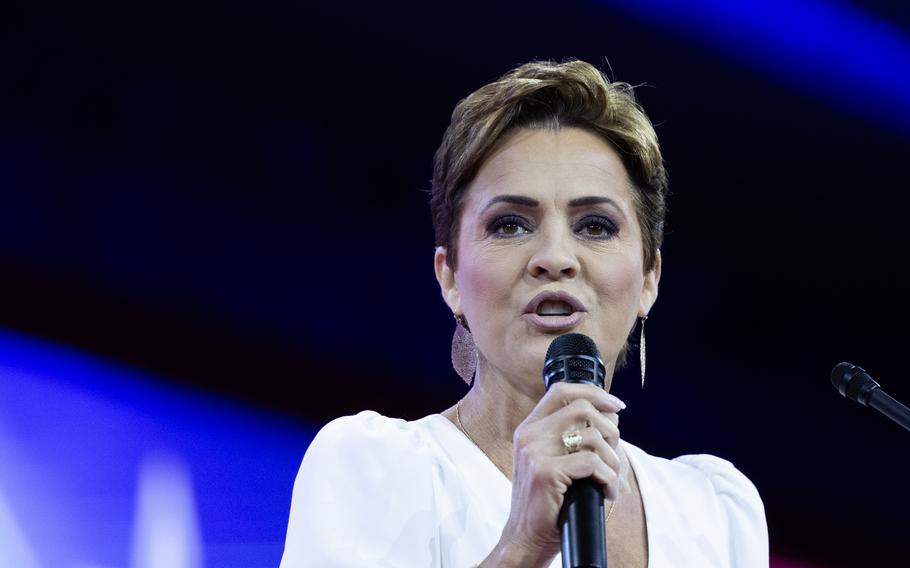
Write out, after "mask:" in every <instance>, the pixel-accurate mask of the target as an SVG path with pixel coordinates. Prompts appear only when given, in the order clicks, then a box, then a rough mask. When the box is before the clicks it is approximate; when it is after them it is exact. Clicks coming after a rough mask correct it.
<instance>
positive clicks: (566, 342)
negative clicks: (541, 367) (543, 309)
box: [546, 333, 600, 361]
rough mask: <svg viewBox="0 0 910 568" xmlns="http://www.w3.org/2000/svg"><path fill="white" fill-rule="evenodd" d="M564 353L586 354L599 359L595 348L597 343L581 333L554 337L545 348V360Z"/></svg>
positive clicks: (561, 355) (598, 352)
mask: <svg viewBox="0 0 910 568" xmlns="http://www.w3.org/2000/svg"><path fill="white" fill-rule="evenodd" d="M565 355H587V356H588V357H596V358H597V359H600V351H599V350H598V349H597V344H596V343H594V340H593V339H591V338H590V337H588V336H587V335H583V334H581V333H567V334H565V335H560V336H559V337H557V338H556V339H554V340H553V342H552V343H550V348H549V349H547V357H546V360H547V361H549V360H551V359H554V358H556V357H563V356H565Z"/></svg>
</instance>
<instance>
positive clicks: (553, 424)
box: [536, 399, 619, 447]
mask: <svg viewBox="0 0 910 568" xmlns="http://www.w3.org/2000/svg"><path fill="white" fill-rule="evenodd" d="M617 421H618V420H617V416H616V413H609V414H604V413H602V412H600V411H598V410H597V408H595V407H594V405H592V404H591V403H590V401H588V400H586V399H575V400H574V401H573V402H572V403H571V404H569V405H568V406H566V407H563V408H561V409H560V410H557V411H556V412H554V413H553V414H551V415H550V416H548V417H547V418H545V419H542V420H539V421H538V422H537V424H536V426H538V427H539V428H541V429H544V428H546V429H549V431H550V432H553V433H555V434H557V435H559V436H561V435H562V433H563V432H565V431H566V430H570V429H573V428H574V429H577V430H580V429H582V428H588V427H593V428H596V429H597V430H598V431H599V432H600V433H601V436H602V437H603V438H604V439H606V440H607V441H608V442H609V444H610V445H611V446H613V447H616V445H617V444H618V443H619V426H617V424H616V423H617Z"/></svg>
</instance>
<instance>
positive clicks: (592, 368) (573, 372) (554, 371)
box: [543, 333, 606, 389]
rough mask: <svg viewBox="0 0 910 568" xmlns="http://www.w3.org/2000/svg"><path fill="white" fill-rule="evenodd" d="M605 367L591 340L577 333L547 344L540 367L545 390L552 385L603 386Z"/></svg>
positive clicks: (568, 334)
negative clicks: (564, 383) (541, 367)
mask: <svg viewBox="0 0 910 568" xmlns="http://www.w3.org/2000/svg"><path fill="white" fill-rule="evenodd" d="M605 371H606V369H605V367H604V364H603V361H601V360H600V351H599V350H598V349H597V344H596V343H594V340H593V339H591V338H590V337H588V336H586V335H582V334H580V333H567V334H565V335H560V336H559V337H557V338H556V339H554V340H553V342H552V343H550V348H549V349H547V357H546V359H545V360H544V365H543V380H544V384H545V385H546V388H548V389H549V388H550V386H551V385H553V384H554V383H559V382H563V381H566V382H570V383H590V384H593V385H597V386H599V387H601V388H603V386H604V376H605Z"/></svg>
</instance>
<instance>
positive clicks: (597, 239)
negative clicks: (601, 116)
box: [436, 128, 660, 396]
mask: <svg viewBox="0 0 910 568" xmlns="http://www.w3.org/2000/svg"><path fill="white" fill-rule="evenodd" d="M632 191H633V190H632V187H631V181H630V180H629V177H628V174H627V173H626V170H625V167H624V166H623V165H622V162H621V161H620V159H619V157H618V156H617V154H616V152H615V151H614V150H613V148H612V147H611V146H610V145H609V144H608V143H607V142H605V141H603V140H602V139H601V138H599V137H597V136H596V135H594V134H592V133H590V132H587V131H585V130H582V129H579V128H563V129H560V130H556V131H553V130H529V129H518V130H516V131H514V132H512V133H510V134H508V135H507V136H506V138H505V139H504V141H503V142H502V143H501V144H500V146H499V147H498V149H497V151H496V152H495V153H494V154H493V155H492V156H491V157H490V158H489V159H488V160H487V161H486V162H485V163H484V164H483V166H482V167H481V169H480V171H479V172H478V174H477V176H476V178H475V179H474V181H473V182H472V183H471V185H470V187H469V188H468V189H467V194H466V196H465V202H464V206H463V209H462V213H461V219H460V228H459V233H458V235H459V236H458V252H457V254H458V262H457V263H456V265H457V269H456V270H455V271H454V272H453V271H452V270H451V269H450V268H449V267H448V266H447V265H446V262H445V255H446V251H445V249H443V248H440V249H438V250H437V253H436V272H437V277H438V279H439V281H440V285H441V286H442V290H443V296H444V298H445V300H446V302H447V303H448V304H449V307H451V308H452V310H453V311H454V312H455V313H456V314H461V313H464V315H465V317H466V319H467V321H468V325H469V326H470V328H471V332H472V333H473V336H474V341H475V343H476V344H477V348H478V351H479V353H480V372H481V373H487V372H493V373H495V374H496V375H499V376H502V377H505V378H506V379H507V380H509V381H510V382H514V384H515V385H516V386H518V388H521V389H523V390H525V391H526V392H528V394H532V395H535V396H536V395H539V394H540V393H541V392H542V391H543V382H542V380H540V373H541V368H542V367H543V363H544V357H545V355H546V351H547V348H548V347H549V346H550V343H551V342H552V341H553V339H554V338H556V337H557V336H558V335H562V334H564V333H569V332H577V333H583V334H585V335H587V336H589V337H591V338H592V339H594V341H595V342H596V343H597V345H598V347H599V348H600V351H601V355H602V357H603V359H604V361H606V362H607V364H608V368H609V370H610V372H609V373H608V377H609V376H612V368H613V366H614V365H615V359H616V357H617V355H618V354H619V353H620V350H621V349H622V347H623V345H624V344H625V342H626V339H627V337H628V335H629V332H630V330H631V329H632V327H633V326H634V324H635V320H636V318H637V317H638V316H641V315H646V314H647V313H648V311H649V310H650V309H651V305H652V304H653V303H654V300H655V299H656V297H657V282H658V280H659V278H660V257H659V256H658V264H657V267H656V268H655V269H654V270H651V271H648V272H647V273H646V272H645V271H644V269H643V251H642V239H641V233H640V230H639V225H638V220H637V217H636V212H635V207H634V204H633V201H632Z"/></svg>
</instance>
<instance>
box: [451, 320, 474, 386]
mask: <svg viewBox="0 0 910 568" xmlns="http://www.w3.org/2000/svg"><path fill="white" fill-rule="evenodd" d="M453 315H454V316H455V335H453V336H452V367H453V368H454V369H455V372H456V373H458V376H459V377H461V378H462V379H463V380H464V382H466V383H468V385H470V384H471V383H472V382H473V381H474V371H475V370H477V346H476V345H474V336H473V335H471V330H470V329H469V328H468V320H466V319H465V317H464V314H461V315H458V314H453Z"/></svg>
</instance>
